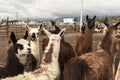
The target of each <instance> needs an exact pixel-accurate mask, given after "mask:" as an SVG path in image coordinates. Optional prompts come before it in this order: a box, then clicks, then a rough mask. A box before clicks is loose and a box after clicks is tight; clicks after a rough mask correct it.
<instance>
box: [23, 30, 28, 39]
mask: <svg viewBox="0 0 120 80" xmlns="http://www.w3.org/2000/svg"><path fill="white" fill-rule="evenodd" d="M27 38H28V31H27V30H26V32H25V35H24V36H23V39H27Z"/></svg>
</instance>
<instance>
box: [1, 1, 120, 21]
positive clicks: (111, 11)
mask: <svg viewBox="0 0 120 80" xmlns="http://www.w3.org/2000/svg"><path fill="white" fill-rule="evenodd" d="M119 3H120V0H83V14H84V15H86V14H90V15H120V5H119ZM80 6H81V0H8V1H6V0H0V17H10V18H13V19H15V17H16V12H18V17H19V18H59V17H63V16H66V17H68V16H79V15H80Z"/></svg>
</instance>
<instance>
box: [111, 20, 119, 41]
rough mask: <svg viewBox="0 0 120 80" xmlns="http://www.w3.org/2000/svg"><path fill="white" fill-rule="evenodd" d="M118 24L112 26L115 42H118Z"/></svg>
mask: <svg viewBox="0 0 120 80" xmlns="http://www.w3.org/2000/svg"><path fill="white" fill-rule="evenodd" d="M119 24H120V22H119V23H117V24H115V25H113V27H114V28H115V31H114V38H115V39H116V40H117V41H120V26H118V25H119Z"/></svg>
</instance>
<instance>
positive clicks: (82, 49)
mask: <svg viewBox="0 0 120 80" xmlns="http://www.w3.org/2000/svg"><path fill="white" fill-rule="evenodd" d="M95 18H96V16H94V17H93V19H89V18H88V15H87V16H86V21H87V25H86V26H84V27H85V33H84V31H83V33H84V34H82V35H81V36H80V37H79V38H78V40H77V44H76V52H77V54H78V56H80V55H81V54H85V53H88V52H90V51H92V41H93V40H92V36H93V34H92V28H93V27H94V26H95Z"/></svg>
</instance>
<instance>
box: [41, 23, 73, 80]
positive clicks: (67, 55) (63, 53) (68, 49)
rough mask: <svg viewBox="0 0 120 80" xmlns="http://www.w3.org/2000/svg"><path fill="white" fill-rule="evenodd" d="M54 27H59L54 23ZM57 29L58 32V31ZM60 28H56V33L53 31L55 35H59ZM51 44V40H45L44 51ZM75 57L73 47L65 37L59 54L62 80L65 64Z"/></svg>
mask: <svg viewBox="0 0 120 80" xmlns="http://www.w3.org/2000/svg"><path fill="white" fill-rule="evenodd" d="M52 26H55V27H57V26H56V25H55V24H53V23H52ZM56 29H57V30H56ZM59 31H60V30H59V28H55V31H53V32H52V33H53V34H58V33H59ZM48 42H49V38H45V39H44V40H43V44H42V50H43V51H44V50H45V47H46V46H47V44H48ZM73 57H75V52H74V49H73V47H72V46H71V45H70V44H69V43H68V42H66V41H65V40H64V38H63V36H62V39H61V41H60V52H59V59H58V61H59V64H60V70H61V80H63V71H64V64H66V63H67V61H68V60H69V59H71V58H73Z"/></svg>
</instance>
